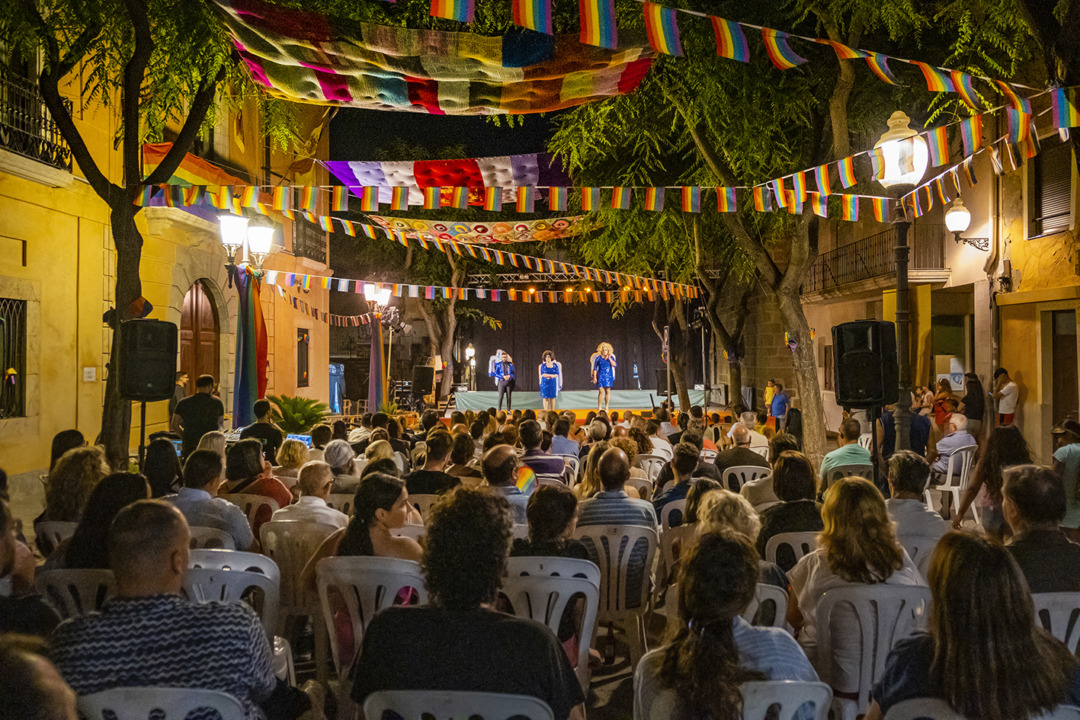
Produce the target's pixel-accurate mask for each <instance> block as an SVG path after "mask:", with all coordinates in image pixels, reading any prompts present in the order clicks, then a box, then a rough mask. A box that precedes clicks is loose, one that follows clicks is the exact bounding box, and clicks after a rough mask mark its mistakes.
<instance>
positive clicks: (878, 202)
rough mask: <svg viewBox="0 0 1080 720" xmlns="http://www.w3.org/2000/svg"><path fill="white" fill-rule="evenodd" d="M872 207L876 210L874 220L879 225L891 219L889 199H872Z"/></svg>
mask: <svg viewBox="0 0 1080 720" xmlns="http://www.w3.org/2000/svg"><path fill="white" fill-rule="evenodd" d="M870 207H872V208H873V209H874V219H875V220H877V221H878V222H879V223H883V222H886V220H887V219H888V217H889V199H888V198H883V197H872V198H870Z"/></svg>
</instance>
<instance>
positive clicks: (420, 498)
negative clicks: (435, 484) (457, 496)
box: [409, 493, 442, 521]
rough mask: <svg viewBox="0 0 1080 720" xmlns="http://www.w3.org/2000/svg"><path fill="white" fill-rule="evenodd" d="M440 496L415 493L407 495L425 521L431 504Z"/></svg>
mask: <svg viewBox="0 0 1080 720" xmlns="http://www.w3.org/2000/svg"><path fill="white" fill-rule="evenodd" d="M440 497H442V496H441V495H429V494H424V493H416V494H415V495H413V494H410V495H409V502H411V503H412V504H413V507H415V508H416V509H417V510H418V511H419V512H420V517H422V518H423V519H424V520H425V521H427V516H428V510H430V509H431V506H432V505H434V504H435V503H436V502H438V500H439V498H440Z"/></svg>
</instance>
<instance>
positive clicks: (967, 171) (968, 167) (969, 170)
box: [956, 158, 979, 190]
mask: <svg viewBox="0 0 1080 720" xmlns="http://www.w3.org/2000/svg"><path fill="white" fill-rule="evenodd" d="M972 165H973V163H972V162H971V158H967V159H966V160H964V162H962V163H960V165H959V166H958V167H957V168H956V170H957V171H959V172H962V173H963V174H964V180H966V181H967V184H968V187H974V186H975V183H977V182H978V181H979V179H978V178H977V177H975V169H974V167H972ZM956 188H957V190H959V189H960V180H959V177H957V180H956Z"/></svg>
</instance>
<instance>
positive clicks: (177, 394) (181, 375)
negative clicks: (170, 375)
mask: <svg viewBox="0 0 1080 720" xmlns="http://www.w3.org/2000/svg"><path fill="white" fill-rule="evenodd" d="M187 384H188V376H187V373H186V372H178V373H176V384H175V385H173V393H172V397H171V398H169V418H170V419H172V416H173V413H174V412H176V405H177V403H179V402H180V401H181V400H183V399H184V398H186V397H187Z"/></svg>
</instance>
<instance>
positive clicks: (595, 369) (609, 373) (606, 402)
mask: <svg viewBox="0 0 1080 720" xmlns="http://www.w3.org/2000/svg"><path fill="white" fill-rule="evenodd" d="M617 364H618V363H617V362H616V361H615V348H613V347H611V343H609V342H602V343H600V344H599V345H597V346H596V352H594V353H593V354H592V357H590V358H589V366H590V367H591V368H592V381H593V385H595V386H596V412H598V413H599V412H600V411H601V409H603V411H604V412H607V411H608V410H609V409H610V405H611V388H612V386H614V385H615V366H616V365H617Z"/></svg>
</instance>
